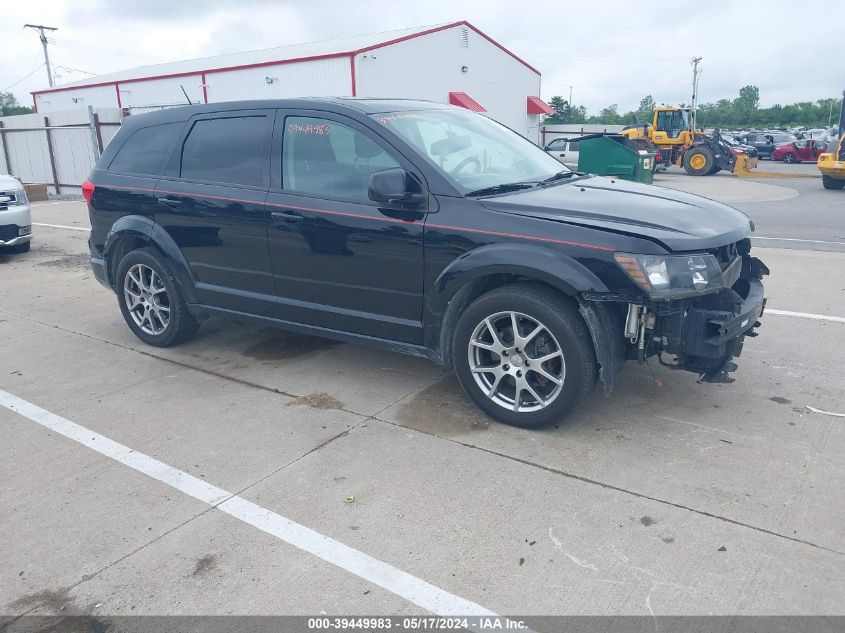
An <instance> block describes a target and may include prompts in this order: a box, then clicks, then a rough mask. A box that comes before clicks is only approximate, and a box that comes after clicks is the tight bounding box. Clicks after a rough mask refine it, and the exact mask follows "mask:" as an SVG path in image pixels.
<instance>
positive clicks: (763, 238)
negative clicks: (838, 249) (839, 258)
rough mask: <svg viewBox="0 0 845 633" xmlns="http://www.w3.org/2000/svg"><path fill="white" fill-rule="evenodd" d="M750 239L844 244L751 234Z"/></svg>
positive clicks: (840, 243)
mask: <svg viewBox="0 0 845 633" xmlns="http://www.w3.org/2000/svg"><path fill="white" fill-rule="evenodd" d="M751 239H752V240H773V241H775V242H806V243H807V244H836V245H838V246H845V242H829V241H827V240H801V239H798V238H797V237H761V236H759V235H752V236H751Z"/></svg>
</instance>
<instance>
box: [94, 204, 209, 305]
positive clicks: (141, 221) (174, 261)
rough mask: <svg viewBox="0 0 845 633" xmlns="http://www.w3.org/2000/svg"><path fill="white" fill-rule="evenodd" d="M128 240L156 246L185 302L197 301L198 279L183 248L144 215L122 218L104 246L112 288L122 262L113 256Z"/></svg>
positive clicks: (114, 226)
mask: <svg viewBox="0 0 845 633" xmlns="http://www.w3.org/2000/svg"><path fill="white" fill-rule="evenodd" d="M126 237H133V238H137V239H140V240H142V241H144V242H146V243H148V244H149V245H151V246H155V247H156V248H157V249H158V250H159V252H160V253H161V254H162V255H163V256H164V258H165V259H166V260H167V261H168V263H169V264H170V267H171V269H172V270H173V274H174V276H175V277H176V281H177V282H179V286H180V288H181V290H182V296H183V297H185V301H186V302H188V303H194V302H196V293H195V291H194V286H195V284H196V279H195V277H194V275H193V273H192V272H191V268H190V266H188V262H187V260H186V259H185V256H184V255H183V254H182V251H181V250H179V246H177V244H176V242H174V241H173V238H172V237H170V235H169V234H168V233H167V231H165V230H164V229H163V228H162V227H161V226H160V225H158V224H156V223H155V222H154V221H153V220H152V219H151V218H148V217H146V216H143V215H125V216H123V217H121V218H120V219H118V220H117V221H116V222H115V223H114V224H113V225H112V227H111V229H109V232H108V235H107V236H106V241H105V245H104V247H103V259H104V262H105V269H106V277H107V279H108V280H109V283H110V284H111V285H112V287H113V286H114V275H115V273H116V269H117V266H118V265H119V264H120V262H118V261H114V262H113V261H112V258H111V257H110V256H109V254H110V251H112V249H114V248H115V246H117V244H119V242H120V241H121V240H122V239H123V238H126Z"/></svg>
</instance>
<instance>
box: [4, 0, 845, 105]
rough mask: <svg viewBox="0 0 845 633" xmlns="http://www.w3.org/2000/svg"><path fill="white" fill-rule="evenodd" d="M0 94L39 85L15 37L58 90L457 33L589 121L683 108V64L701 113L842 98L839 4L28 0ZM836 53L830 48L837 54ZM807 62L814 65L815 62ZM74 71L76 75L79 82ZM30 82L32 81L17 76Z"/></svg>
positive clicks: (686, 86)
mask: <svg viewBox="0 0 845 633" xmlns="http://www.w3.org/2000/svg"><path fill="white" fill-rule="evenodd" d="M4 5H5V6H4V7H3V10H2V13H1V14H2V16H3V21H2V23H1V24H0V42H2V46H0V91H5V90H7V89H10V90H11V91H12V92H14V93H15V95H16V96H17V97H18V100H19V101H21V102H22V103H24V104H27V105H29V104H30V103H31V102H32V98H31V97H30V95H29V92H30V91H31V90H36V89H39V88H44V87H46V85H47V77H46V71H45V70H44V68H43V67H40V68H39V65H40V64H42V63H43V55H42V51H41V44H40V42H39V41H38V36H37V33H36V32H34V31H32V30H30V29H23V28H22V26H23V24H25V23H36V24H46V25H49V26H57V27H59V31H57V32H55V33H53V34H52V36H51V38H52V40H53V41H54V43H52V44H51V45H50V59H51V62H52V63H53V66H54V68H55V70H56V71H57V72H58V75H59V79H58V83H59V84H61V83H63V82H71V81H78V80H80V79H84V78H86V77H89V76H90V75H89V74H87V73H94V74H102V73H108V72H113V71H117V70H123V69H126V68H132V67H134V66H141V65H145V64H154V63H159V62H166V61H172V60H178V59H186V58H194V57H204V56H208V55H217V54H220V53H229V52H235V51H243V50H251V49H257V48H268V47H273V46H282V45H286V44H297V43H302V42H308V41H315V40H325V39H333V38H337V37H344V36H348V35H358V34H362V33H373V32H377V31H385V30H391V29H399V28H405V27H410V26H419V25H426V24H436V23H442V22H450V21H455V20H462V19H466V20H468V21H469V22H471V23H472V24H474V25H475V26H476V27H478V28H479V29H481V30H482V31H484V32H485V33H487V34H488V35H489V36H491V37H492V38H493V39H495V40H497V41H499V42H500V43H501V44H503V45H504V46H506V47H508V48H509V49H510V50H512V51H513V52H514V53H516V54H517V55H519V56H520V57H522V58H523V59H525V60H526V61H527V62H528V63H530V64H532V65H533V66H535V67H536V68H538V69H539V70H540V71H541V72H542V73H543V83H542V86H543V87H542V97H543V98H544V99H546V100H548V99H550V98H551V97H552V96H553V95H558V94H559V95H563V96H564V97H568V95H569V90H570V86H572V91H573V102H574V103H575V104H583V105H585V106H586V107H587V109H588V110H589V111H590V112H595V111H598V110H599V109H600V108H602V107H604V106H606V105H609V104H612V103H616V104H618V105H619V110H620V112H624V111H626V110H630V109H633V108H635V107H636V106H637V104H638V102H639V100H640V98H641V97H642V96H644V95H646V94H652V95H653V96H654V98H655V100H656V101H658V102H667V103H678V102H689V100H690V93H691V89H690V83H691V79H692V67H691V66H690V59H691V58H692V57H693V56H701V57H703V61H702V63H701V68H702V69H703V74H702V76H701V83H700V90H699V97H700V101H701V102H708V101H716V100H717V99H721V98H733V97H735V96H736V94H737V92H738V90H739V88H740V87H741V86H743V85H745V84H749V83H753V84H756V85H757V86H759V88H760V96H761V101H762V103H763V105H772V104H774V103H792V102H794V101H799V100H816V99H820V98H824V97H833V96H837V95H841V94H842V90H843V89H845V53H843V48H842V47H843V39H842V36H843V29H845V1H843V0H803V1H802V2H798V1H797V0H745V1H742V2H740V1H736V2H734V1H730V0H710V1H709V2H685V1H683V0H662V1H661V2H650V1H648V0H638V1H636V2H624V1H621V0H604V1H602V2H572V1H569V0H553V1H534V0H521V1H519V2H497V1H496V0H467V1H465V2H460V1H456V0H423V1H417V2H401V1H399V0H390V1H387V0H319V1H314V0H308V1H305V0H288V1H284V0H272V1H271V0H240V1H235V0H229V1H225V0H134V1H132V0H25V1H23V2H4ZM834 45H835V46H836V47H835V48H834ZM816 51H819V52H818V53H816ZM82 71H85V72H82ZM30 73H32V74H31V75H30V76H29V77H27V75H28V74H30Z"/></svg>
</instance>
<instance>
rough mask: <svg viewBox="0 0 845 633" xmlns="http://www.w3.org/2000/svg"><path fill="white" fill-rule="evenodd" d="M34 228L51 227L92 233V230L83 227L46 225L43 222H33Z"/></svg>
mask: <svg viewBox="0 0 845 633" xmlns="http://www.w3.org/2000/svg"><path fill="white" fill-rule="evenodd" d="M32 225H33V226H49V227H50V228H51V229H67V230H68V231H86V232H87V233H90V232H91V229H89V228H87V227H82V226H65V225H63V224H44V223H43V222H33V223H32Z"/></svg>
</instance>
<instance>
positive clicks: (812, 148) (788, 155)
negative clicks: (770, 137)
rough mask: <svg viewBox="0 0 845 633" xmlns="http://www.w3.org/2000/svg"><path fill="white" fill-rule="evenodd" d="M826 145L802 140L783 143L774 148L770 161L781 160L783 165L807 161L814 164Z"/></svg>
mask: <svg viewBox="0 0 845 633" xmlns="http://www.w3.org/2000/svg"><path fill="white" fill-rule="evenodd" d="M826 147H827V143H824V142H822V141H814V140H812V139H804V140H800V141H793V142H792V143H784V144H782V145H778V146H777V147H775V149H774V151H773V152H772V160H782V161H783V162H785V163H800V162H802V161H805V162H806V161H809V162H813V163H815V162H816V161H817V160H818V158H819V154H821V153H822V152H824V151H825V149H826Z"/></svg>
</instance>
